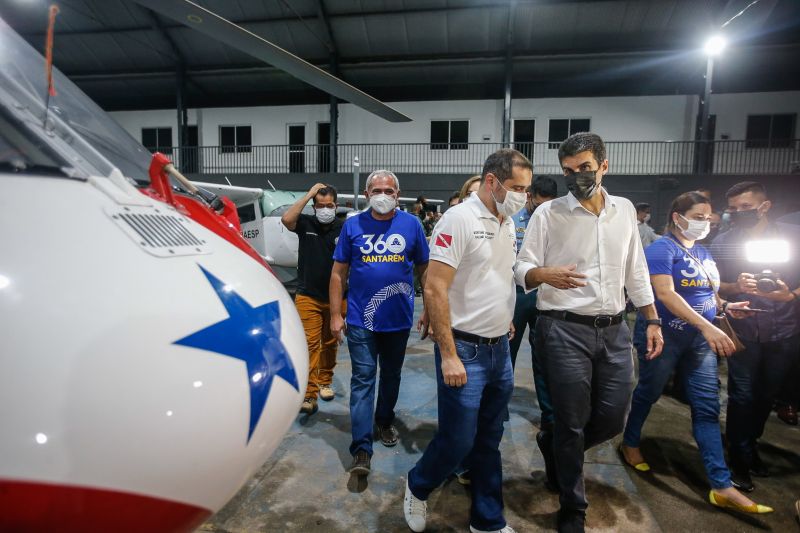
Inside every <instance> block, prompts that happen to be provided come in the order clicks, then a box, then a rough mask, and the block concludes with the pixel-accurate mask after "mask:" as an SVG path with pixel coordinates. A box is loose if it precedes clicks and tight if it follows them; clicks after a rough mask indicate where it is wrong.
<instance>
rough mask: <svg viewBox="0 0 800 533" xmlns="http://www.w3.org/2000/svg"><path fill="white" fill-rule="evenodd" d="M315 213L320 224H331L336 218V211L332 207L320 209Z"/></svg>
mask: <svg viewBox="0 0 800 533" xmlns="http://www.w3.org/2000/svg"><path fill="white" fill-rule="evenodd" d="M315 211H316V213H315V214H316V215H317V220H319V223H320V224H330V223H331V222H333V219H334V218H336V209H334V208H332V207H320V208H319V209H315Z"/></svg>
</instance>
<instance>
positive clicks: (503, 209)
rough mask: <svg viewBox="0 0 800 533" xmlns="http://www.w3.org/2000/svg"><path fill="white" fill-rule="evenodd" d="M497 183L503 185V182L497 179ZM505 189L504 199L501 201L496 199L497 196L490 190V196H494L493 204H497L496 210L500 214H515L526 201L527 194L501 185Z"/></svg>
mask: <svg viewBox="0 0 800 533" xmlns="http://www.w3.org/2000/svg"><path fill="white" fill-rule="evenodd" d="M497 183H498V185H500V187H503V184H502V183H500V180H497ZM503 189H504V190H505V191H506V199H505V200H503V201H502V202H498V201H497V197H496V196H495V195H494V191H492V198H494V204H495V205H496V206H497V211H498V212H499V213H500V214H501V215H505V216H507V217H510V216H512V215H516V214H517V213H518V212H519V210H520V209H522V207H523V206H524V205H525V202H527V201H528V194H527V193H524V192H516V191H510V190H508V189H506V188H505V187H503Z"/></svg>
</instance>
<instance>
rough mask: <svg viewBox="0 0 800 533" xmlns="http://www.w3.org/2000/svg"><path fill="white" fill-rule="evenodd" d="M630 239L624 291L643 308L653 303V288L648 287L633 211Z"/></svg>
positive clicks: (637, 305) (645, 267) (648, 273)
mask: <svg viewBox="0 0 800 533" xmlns="http://www.w3.org/2000/svg"><path fill="white" fill-rule="evenodd" d="M631 225H632V227H633V231H631V238H630V241H629V242H628V257H627V260H626V261H625V289H626V290H627V291H628V298H630V299H631V301H632V302H633V305H635V306H636V307H644V306H645V305H650V304H651V303H653V302H654V301H655V298H654V297H653V287H652V286H651V285H650V272H649V270H648V269H647V259H646V258H645V256H644V248H643V247H642V240H641V239H640V238H639V231H638V227H637V226H638V222H637V220H636V213H635V211H634V212H632V213H631Z"/></svg>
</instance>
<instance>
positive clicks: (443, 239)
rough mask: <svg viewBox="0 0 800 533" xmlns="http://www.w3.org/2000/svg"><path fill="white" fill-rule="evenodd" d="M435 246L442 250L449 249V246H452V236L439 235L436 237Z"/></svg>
mask: <svg viewBox="0 0 800 533" xmlns="http://www.w3.org/2000/svg"><path fill="white" fill-rule="evenodd" d="M435 244H436V246H441V247H442V248H450V245H451V244H453V236H452V235H448V234H447V233H440V234H439V235H437V236H436V243H435Z"/></svg>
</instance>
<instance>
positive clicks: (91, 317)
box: [0, 0, 405, 533]
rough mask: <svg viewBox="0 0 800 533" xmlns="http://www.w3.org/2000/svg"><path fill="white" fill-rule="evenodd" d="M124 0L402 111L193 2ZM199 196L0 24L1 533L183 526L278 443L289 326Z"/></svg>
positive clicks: (201, 516) (268, 283)
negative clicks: (200, 26) (202, 27)
mask: <svg viewBox="0 0 800 533" xmlns="http://www.w3.org/2000/svg"><path fill="white" fill-rule="evenodd" d="M140 3H142V4H143V5H147V6H148V7H151V8H152V9H153V10H155V11H157V12H159V13H161V12H162V10H163V11H169V13H165V15H166V16H170V15H175V14H176V13H180V19H181V20H182V22H183V23H186V24H189V25H191V23H193V22H187V21H205V22H207V24H206V26H205V28H208V27H212V28H214V29H213V30H212V33H213V34H215V36H216V37H218V38H220V39H221V40H223V41H225V42H229V44H231V42H232V44H231V45H232V46H240V47H244V48H247V49H248V50H249V51H250V52H251V53H253V55H256V56H258V57H261V58H262V59H265V60H269V58H273V59H274V62H275V63H279V64H281V65H283V66H281V68H284V69H285V70H287V71H288V72H290V73H292V74H294V73H296V72H299V73H300V74H301V75H302V76H303V79H305V80H307V81H309V80H310V81H309V82H310V83H312V84H313V83H314V81H315V79H314V76H315V75H316V76H318V77H319V80H317V81H319V83H317V86H320V87H323V88H324V87H328V88H330V87H334V88H335V90H336V91H337V92H338V93H339V94H341V95H343V97H344V98H345V99H348V100H349V101H351V102H353V103H356V105H361V104H364V105H365V106H368V107H369V108H370V109H371V110H373V111H375V112H378V113H383V114H384V115H385V116H386V117H389V118H391V119H394V120H403V119H405V117H403V116H402V115H400V114H399V113H396V112H395V111H394V110H392V109H391V108H388V107H387V106H385V105H384V104H382V103H381V102H379V101H377V100H375V99H372V98H371V97H369V96H368V95H365V94H364V93H361V92H360V91H358V90H357V89H355V88H353V87H351V86H349V85H347V84H345V83H343V82H341V81H339V80H337V79H336V78H333V77H332V76H330V75H329V74H327V73H324V72H322V71H319V72H317V73H316V74H314V72H315V67H313V66H311V65H308V64H305V63H304V62H302V60H300V59H298V58H296V57H294V56H291V54H289V53H288V52H285V51H283V50H281V49H279V48H277V47H275V46H274V45H272V44H271V43H268V42H267V41H264V40H263V39H261V38H259V37H257V36H255V35H253V34H252V33H250V32H246V31H245V30H243V29H241V28H239V27H238V26H235V25H233V24H231V23H229V22H227V21H225V20H224V19H221V18H220V17H217V16H216V15H215V14H213V13H211V12H209V11H207V10H205V9H203V8H201V7H199V6H197V5H195V4H192V3H191V2H187V1H184V0H159V1H158V2H153V3H152V5H151V3H150V2H140ZM56 13H57V8H55V6H53V7H51V11H50V17H49V19H50V24H49V29H48V41H49V42H50V43H51V44H50V45H48V50H49V51H51V50H52V41H53V24H54V21H55V19H56ZM56 46H57V44H56ZM49 51H48V56H50V53H49ZM298 62H299V63H298ZM298 65H300V66H298ZM317 70H318V69H317ZM45 74H47V75H45ZM337 83H338V85H337ZM357 102H360V103H357ZM216 200H217V199H215V198H214V197H213V196H209V195H208V194H205V193H203V191H201V190H199V189H197V188H195V187H193V186H192V184H190V183H189V184H187V183H185V182H184V180H182V179H180V178H178V176H177V175H176V174H175V172H174V168H173V167H172V165H171V163H170V161H169V160H168V159H167V158H166V157H165V156H163V155H161V154H150V153H149V152H148V151H147V150H146V149H145V148H144V147H143V146H142V145H141V144H140V143H138V142H137V141H136V140H135V139H133V138H132V137H131V136H130V135H129V134H128V133H126V132H125V131H124V130H123V129H122V128H121V127H120V126H119V125H118V124H117V123H116V122H114V120H113V119H111V118H110V117H109V116H108V115H107V114H106V113H105V112H104V111H103V110H102V109H100V107H98V106H97V105H96V104H95V103H94V102H92V101H91V100H90V99H89V98H88V97H87V96H86V95H85V94H84V93H83V92H82V91H81V90H80V89H79V88H78V87H77V86H76V85H74V84H73V83H71V82H70V81H69V80H68V79H67V78H66V77H65V76H64V75H63V74H62V73H60V72H59V71H58V70H57V69H56V68H54V67H52V64H51V63H50V60H46V59H45V58H44V57H42V55H41V54H39V53H38V52H36V50H34V48H33V47H31V46H30V45H29V44H28V43H26V42H25V41H24V40H23V39H22V38H21V37H20V36H19V35H18V34H17V33H16V32H15V31H14V30H13V29H12V28H11V27H10V26H9V25H8V24H6V23H5V22H4V21H3V20H2V19H0V249H2V251H3V253H2V257H0V316H2V320H0V338H2V339H3V348H2V350H0V420H2V424H3V429H2V431H0V531H3V532H4V533H5V532H28V531H60V532H76V533H77V532H86V531H115V532H128V531H168V532H183V531H192V530H194V529H195V528H196V527H197V526H198V525H199V524H200V523H202V521H203V520H205V519H206V518H207V517H208V516H210V515H211V514H212V513H214V512H216V511H218V510H219V509H220V508H221V507H222V506H223V505H224V504H225V503H226V502H227V501H228V500H229V499H230V498H231V497H232V496H233V495H234V494H235V493H236V492H237V491H238V490H239V488H240V487H241V486H242V485H243V484H244V483H245V482H246V481H247V480H248V479H249V477H250V476H251V475H252V474H253V473H254V472H255V471H256V470H257V469H258V468H259V467H260V466H261V465H262V464H263V463H264V461H265V460H266V459H267V458H268V457H269V455H270V454H271V453H272V452H273V451H274V450H275V448H276V447H277V446H278V444H279V442H280V440H281V439H282V438H283V435H284V433H285V432H286V430H287V429H288V428H289V426H290V425H291V423H292V421H293V420H294V418H295V417H296V415H297V411H298V408H299V406H300V403H301V401H302V399H303V393H304V391H305V386H306V378H307V374H308V355H307V348H306V341H305V337H304V333H303V328H302V326H301V323H300V320H299V317H298V315H297V312H296V310H295V308H294V305H293V303H292V301H291V299H290V297H289V295H288V293H287V292H286V290H285V289H284V287H283V286H282V285H281V283H280V282H279V281H278V279H277V278H276V277H275V276H273V275H272V274H271V273H270V268H269V266H268V265H267V263H266V262H265V261H264V260H263V258H262V257H261V255H259V254H258V253H257V252H256V251H255V250H253V248H252V247H251V246H250V245H249V244H248V243H247V242H246V241H245V240H244V239H243V238H242V237H241V235H240V234H239V232H238V230H237V228H236V224H235V222H236V220H235V217H233V216H232V214H231V213H229V212H228V213H226V210H225V205H224V204H223V205H221V206H219V205H217V203H218V202H216ZM34 204H35V205H36V206H37V211H39V212H40V213H42V214H43V215H42V216H35V217H32V216H31V209H32V205H34ZM218 208H221V209H218ZM219 210H221V211H222V215H221V214H219V213H218V211H219ZM233 214H235V210H234V213H233ZM223 215H225V216H223Z"/></svg>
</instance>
